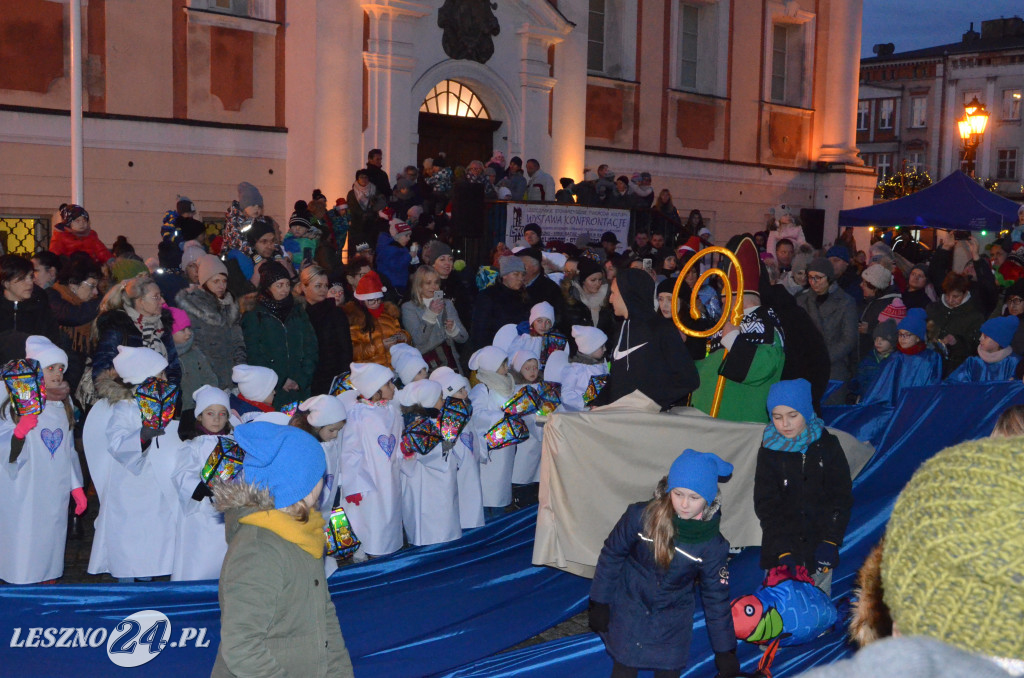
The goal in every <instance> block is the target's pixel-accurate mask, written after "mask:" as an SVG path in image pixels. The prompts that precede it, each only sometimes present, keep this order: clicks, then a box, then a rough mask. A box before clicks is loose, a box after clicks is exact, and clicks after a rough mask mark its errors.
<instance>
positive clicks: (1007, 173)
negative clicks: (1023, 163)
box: [996, 148, 1017, 179]
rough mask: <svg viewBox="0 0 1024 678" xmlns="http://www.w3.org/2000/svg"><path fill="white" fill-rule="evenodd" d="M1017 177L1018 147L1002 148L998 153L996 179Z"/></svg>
mask: <svg viewBox="0 0 1024 678" xmlns="http://www.w3.org/2000/svg"><path fill="white" fill-rule="evenodd" d="M1016 178H1017V149H1016V148H1000V149H999V150H998V151H997V153H996V179H1016Z"/></svg>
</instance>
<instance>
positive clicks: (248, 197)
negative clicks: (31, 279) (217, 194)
mask: <svg viewBox="0 0 1024 678" xmlns="http://www.w3.org/2000/svg"><path fill="white" fill-rule="evenodd" d="M252 205H259V206H260V207H263V196H262V195H261V194H260V189H258V188H256V187H255V186H253V185H252V184H250V183H249V182H248V181H243V182H242V183H240V184H238V208H239V209H243V210H244V209H245V208H246V207H251V206H252Z"/></svg>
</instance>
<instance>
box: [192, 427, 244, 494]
mask: <svg viewBox="0 0 1024 678" xmlns="http://www.w3.org/2000/svg"><path fill="white" fill-rule="evenodd" d="M244 459H245V450H243V449H242V448H241V447H239V446H238V443H236V442H235V441H234V440H232V439H231V438H225V437H223V436H219V437H218V438H217V444H216V446H214V448H213V451H212V452H210V456H209V457H207V458H206V465H205V466H203V470H202V471H201V472H200V473H199V475H200V476H201V477H202V479H203V482H204V483H206V484H207V485H208V486H209V487H211V488H212V487H213V486H214V485H215V484H216V483H229V482H231V481H232V480H234V479H235V477H236V476H237V475H238V474H239V472H240V471H241V470H242V461H243V460H244Z"/></svg>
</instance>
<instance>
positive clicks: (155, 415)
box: [135, 377, 178, 431]
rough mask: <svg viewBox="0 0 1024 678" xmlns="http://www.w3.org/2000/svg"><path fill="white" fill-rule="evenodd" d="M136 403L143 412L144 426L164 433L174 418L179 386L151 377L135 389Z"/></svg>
mask: <svg viewBox="0 0 1024 678" xmlns="http://www.w3.org/2000/svg"><path fill="white" fill-rule="evenodd" d="M135 402H136V403H138V405H139V409H140V410H142V425H143V426H144V427H146V428H149V429H153V430H154V431H162V430H163V429H165V428H166V427H167V424H169V423H170V421H171V419H173V418H174V407H175V404H176V403H177V402H178V386H177V384H172V383H170V382H168V381H165V380H163V379H158V378H156V377H150V378H149V379H147V380H146V381H144V382H142V383H141V384H139V385H138V386H137V387H136V388H135Z"/></svg>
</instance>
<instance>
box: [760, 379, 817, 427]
mask: <svg viewBox="0 0 1024 678" xmlns="http://www.w3.org/2000/svg"><path fill="white" fill-rule="evenodd" d="M779 405H784V406H785V407H792V408H793V409H794V410H796V411H797V412H799V413H800V414H802V415H804V419H805V420H806V421H808V422H810V421H811V420H812V419H814V417H815V414H814V401H813V400H811V382H809V381H807V380H806V379H790V380H788V381H779V382H776V383H774V384H772V387H771V388H770V389H769V390H768V414H769V415H771V413H772V410H774V409H775V408H776V407H778V406H779Z"/></svg>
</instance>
